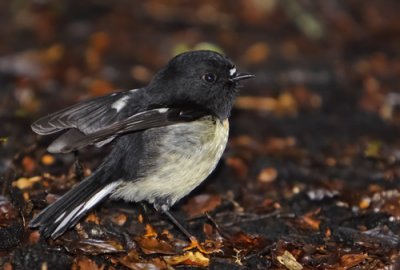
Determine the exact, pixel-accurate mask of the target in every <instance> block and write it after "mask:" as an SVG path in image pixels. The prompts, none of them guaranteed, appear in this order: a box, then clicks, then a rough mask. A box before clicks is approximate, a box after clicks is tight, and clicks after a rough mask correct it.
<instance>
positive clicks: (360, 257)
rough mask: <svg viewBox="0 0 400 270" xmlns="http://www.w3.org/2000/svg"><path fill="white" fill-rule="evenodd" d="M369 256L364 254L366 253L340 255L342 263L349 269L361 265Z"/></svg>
mask: <svg viewBox="0 0 400 270" xmlns="http://www.w3.org/2000/svg"><path fill="white" fill-rule="evenodd" d="M367 258H368V255H367V254H364V253H361V254H360V253H358V254H345V255H343V256H341V257H340V265H341V266H343V267H344V269H349V268H352V267H354V266H356V265H359V264H360V263H362V262H363V261H364V260H365V259H367Z"/></svg>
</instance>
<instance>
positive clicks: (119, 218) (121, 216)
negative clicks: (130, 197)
mask: <svg viewBox="0 0 400 270" xmlns="http://www.w3.org/2000/svg"><path fill="white" fill-rule="evenodd" d="M127 219H128V218H127V216H126V215H125V214H122V213H120V214H118V215H117V216H115V217H113V221H114V222H115V223H116V224H118V225H119V226H124V224H125V223H126V221H127Z"/></svg>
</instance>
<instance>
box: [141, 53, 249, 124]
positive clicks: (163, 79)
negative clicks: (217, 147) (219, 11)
mask: <svg viewBox="0 0 400 270" xmlns="http://www.w3.org/2000/svg"><path fill="white" fill-rule="evenodd" d="M251 77H253V75H251V74H244V73H239V72H237V70H236V67H235V65H234V64H233V63H232V61H231V60H229V59H228V58H226V57H224V56H223V55H221V54H219V53H217V52H213V51H191V52H185V53H182V54H179V55H177V56H176V57H174V58H173V59H172V60H171V61H170V62H169V63H168V64H167V65H166V66H165V67H164V68H163V69H162V70H161V71H160V72H158V73H157V74H156V75H155V76H154V78H153V80H152V82H151V83H150V87H149V88H150V91H152V92H153V96H154V95H157V96H158V98H159V101H158V102H159V103H162V105H167V106H198V107H199V108H202V109H205V110H208V111H210V113H212V114H214V115H215V116H217V117H218V118H220V119H225V118H227V117H228V116H229V113H230V111H231V109H232V106H233V102H234V99H235V97H236V95H237V92H238V91H237V87H238V84H239V81H240V80H243V79H247V78H251ZM158 98H157V99H158Z"/></svg>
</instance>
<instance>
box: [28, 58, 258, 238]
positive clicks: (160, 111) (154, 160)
mask: <svg viewBox="0 0 400 270" xmlns="http://www.w3.org/2000/svg"><path fill="white" fill-rule="evenodd" d="M251 77H253V75H251V74H245V73H238V72H237V71H236V68H235V65H234V64H233V63H232V62H231V61H230V60H229V59H228V58H226V57H224V56H222V55H221V54H219V53H216V52H212V51H192V52H186V53H182V54H180V55H178V56H176V57H174V58H173V59H172V60H171V61H170V62H169V63H168V64H167V65H166V66H165V67H164V68H163V69H161V70H160V71H159V72H158V73H156V74H155V76H154V78H153V79H152V81H151V82H150V83H149V85H148V86H146V87H143V88H140V89H134V90H130V91H126V92H118V93H113V94H111V95H108V96H103V97H99V98H95V99H92V100H89V101H84V102H81V103H79V104H76V105H73V106H71V107H68V108H66V109H63V110H61V111H59V112H56V113H53V114H50V115H48V116H46V117H43V118H41V119H39V120H38V121H36V122H35V123H34V124H32V129H33V131H34V132H36V133H37V134H40V135H48V134H52V133H55V132H59V131H66V132H65V133H63V134H62V135H61V136H60V137H58V138H57V139H56V140H55V141H54V142H53V143H51V145H50V146H49V147H48V151H49V152H51V153H67V152H71V151H76V150H79V149H81V148H83V147H85V146H88V145H92V144H94V145H96V146H98V147H101V146H103V145H105V144H107V143H110V142H112V143H113V146H112V150H111V152H110V154H109V155H108V156H107V157H106V158H105V159H104V161H103V162H102V164H101V165H100V166H99V167H98V168H97V169H96V170H95V171H94V172H93V174H92V175H90V176H89V177H87V178H86V179H84V180H83V181H82V182H80V183H79V184H77V185H76V186H74V187H73V188H72V189H71V190H70V191H68V192H67V193H66V194H64V195H63V196H62V197H61V198H60V199H58V200H57V201H56V202H54V203H53V204H51V205H49V206H47V207H46V208H45V209H44V210H42V211H41V212H40V213H39V214H38V215H37V216H36V217H35V218H34V219H33V220H32V221H31V222H30V224H29V226H30V227H31V228H37V227H38V228H39V230H40V233H41V235H42V236H43V237H46V238H47V237H51V238H53V239H55V238H57V237H59V236H60V235H62V234H63V233H64V232H65V231H66V230H68V229H69V228H71V227H73V226H75V225H76V224H77V223H78V221H79V220H80V219H81V218H82V217H83V216H84V215H85V214H86V213H87V212H88V211H89V210H91V209H92V208H93V207H94V206H95V205H97V204H98V203H99V202H101V201H102V200H103V199H105V198H106V197H111V198H114V199H123V200H125V201H129V202H140V201H145V202H148V203H150V204H153V205H154V208H155V209H156V210H157V211H160V212H162V213H164V214H166V215H167V216H168V217H169V218H170V219H171V220H172V221H173V223H174V224H175V225H176V226H178V227H179V229H181V230H182V232H183V233H185V235H186V236H188V237H189V238H190V240H192V241H193V240H195V239H194V238H193V236H191V235H190V234H189V233H188V232H187V231H186V230H185V228H183V226H181V225H180V223H179V222H178V221H177V220H176V219H175V218H174V217H173V216H172V214H171V213H170V212H169V209H170V207H171V206H172V205H174V203H176V202H177V201H178V200H180V199H181V198H182V197H184V196H186V195H187V194H188V193H189V192H191V191H192V190H193V189H194V188H196V187H197V186H198V185H199V184H200V183H201V182H202V181H203V180H204V179H205V178H206V177H207V176H208V175H209V174H210V173H211V172H212V171H213V169H214V168H215V166H216V165H217V162H218V161H219V159H220V158H221V156H222V153H223V151H224V149H225V146H226V143H227V139H228V130H229V123H228V117H229V114H230V111H231V109H232V106H233V103H234V99H235V97H236V96H237V94H238V89H237V88H238V83H239V81H240V80H243V79H247V78H251Z"/></svg>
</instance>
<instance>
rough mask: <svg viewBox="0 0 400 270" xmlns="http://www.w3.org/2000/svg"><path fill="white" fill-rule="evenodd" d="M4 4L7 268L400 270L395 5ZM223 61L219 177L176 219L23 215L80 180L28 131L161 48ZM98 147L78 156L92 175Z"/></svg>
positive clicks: (138, 67) (107, 88)
mask: <svg viewBox="0 0 400 270" xmlns="http://www.w3.org/2000/svg"><path fill="white" fill-rule="evenodd" d="M73 2H74V1H72V2H68V3H63V2H61V1H60V2H57V1H54V2H52V1H48V2H47V1H36V2H32V3H31V2H30V1H17V2H15V3H10V2H3V3H0V13H1V14H0V21H1V26H0V38H1V40H2V42H1V44H0V85H1V91H0V123H1V128H0V190H1V197H0V265H1V266H2V267H3V268H4V269H168V268H171V267H172V268H176V269H197V268H210V269H293V270H296V269H398V268H400V257H399V255H400V254H399V253H400V236H399V234H400V221H399V220H400V184H399V177H400V161H399V159H400V139H399V134H400V128H399V127H400V110H399V109H400V107H399V105H400V92H399V85H400V80H399V78H400V57H399V56H400V19H399V18H398V12H399V11H400V3H398V2H397V1H395V0H392V1H390V0H386V1H379V2H378V1H366V0H358V1H356V0H354V1H339V0H337V1H334V0H330V1H321V2H318V3H314V2H309V1H292V0H285V1H273V0H271V1H236V2H234V3H232V1H190V3H189V2H187V3H186V2H185V3H184V4H182V3H179V1H173V2H171V3H169V4H168V5H167V4H165V3H164V1H155V0H152V1H145V2H142V1H122V0H120V1H114V2H112V3H111V2H108V1H92V2H83V1H82V2H76V3H73ZM201 48H206V49H214V50H220V51H223V52H224V53H225V54H226V55H228V56H229V57H230V58H231V59H233V60H234V62H235V63H236V64H237V66H238V67H239V68H240V69H241V70H245V71H249V72H253V73H255V74H256V78H255V79H254V80H252V81H248V82H246V84H245V86H244V87H243V88H242V90H241V95H240V97H239V98H238V100H237V103H236V105H235V109H234V111H233V113H232V117H231V134H230V141H229V144H228V147H227V150H226V152H225V154H224V158H223V160H221V162H220V164H219V165H218V167H217V169H216V171H215V172H214V173H213V174H212V175H211V176H210V177H209V178H208V179H207V181H206V182H204V183H203V184H202V185H201V186H200V187H199V188H198V189H196V190H195V191H194V192H193V193H191V194H190V195H189V196H188V197H187V198H186V199H184V200H182V201H181V202H180V203H179V204H177V205H176V206H175V207H174V209H173V211H174V213H175V214H176V215H177V216H178V217H179V218H180V219H181V220H183V221H185V224H186V226H187V228H188V229H189V230H190V231H191V232H192V233H193V234H195V235H196V236H197V237H198V238H199V239H200V240H201V242H202V244H203V245H204V246H205V247H207V248H209V249H210V250H214V251H217V250H218V249H219V250H220V251H219V252H214V253H212V254H204V253H201V252H198V251H197V250H191V251H184V250H183V249H184V247H185V246H186V245H187V244H188V242H187V239H186V238H185V237H184V236H183V235H182V234H181V233H180V232H179V231H178V230H176V229H175V228H174V227H173V226H172V225H171V224H170V223H169V222H168V220H166V219H165V217H163V216H161V215H159V214H158V213H156V212H155V211H153V210H152V208H151V207H146V206H141V205H136V204H128V203H124V202H118V201H117V202H115V201H114V202H113V201H106V202H104V203H103V204H102V205H100V206H99V207H97V208H96V210H95V211H93V212H92V213H91V214H90V215H89V216H87V217H86V218H85V219H84V220H82V222H80V223H79V224H78V225H77V226H76V228H74V229H73V230H70V231H69V232H67V233H66V234H65V235H63V236H62V237H60V238H59V239H57V240H55V241H52V240H43V239H40V235H39V234H38V232H37V231H32V230H30V229H29V228H27V223H28V222H29V220H30V219H31V218H32V217H33V216H34V215H35V214H37V213H38V212H39V211H40V210H41V209H43V208H44V207H45V206H46V205H48V204H49V203H51V202H53V201H54V200H56V198H57V196H58V195H62V194H63V193H64V192H66V191H67V190H69V188H71V187H72V186H73V185H74V184H75V183H76V182H77V181H78V179H77V177H76V175H75V170H74V162H75V156H74V155H72V154H69V155H49V154H48V153H46V150H45V149H46V146H47V145H48V144H49V143H50V142H51V140H52V139H54V136H53V137H51V136H50V137H39V136H36V135H35V134H34V133H33V132H32V131H31V130H30V124H31V123H32V122H33V121H34V120H35V119H37V118H39V117H40V116H43V115H45V114H47V113H50V112H53V111H56V110H59V109H61V108H64V107H65V106H68V105H70V104H73V103H75V102H77V101H79V100H82V99H86V98H90V97H94V96H100V95H104V94H107V93H110V92H112V91H115V90H118V89H132V88H136V87H140V86H143V85H145V84H146V83H147V82H148V81H149V80H150V78H151V76H152V74H153V73H154V72H155V71H156V70H158V69H159V68H160V67H161V66H163V65H164V64H165V63H166V62H167V61H168V60H169V59H170V58H171V57H172V56H173V55H175V54H176V53H178V52H182V51H184V50H188V49H201ZM107 151H108V149H107V148H105V149H104V148H102V149H97V148H93V147H89V148H88V149H85V150H84V151H81V153H80V155H79V158H80V160H81V161H82V163H83V165H84V173H85V174H86V175H88V174H90V172H91V170H93V169H94V168H95V167H96V165H97V164H98V163H99V162H100V161H101V159H102V157H104V155H106V153H107Z"/></svg>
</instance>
